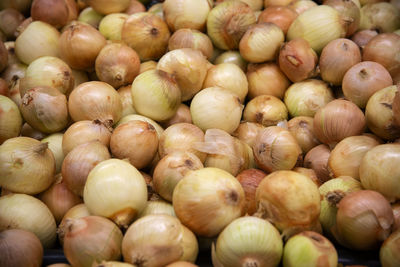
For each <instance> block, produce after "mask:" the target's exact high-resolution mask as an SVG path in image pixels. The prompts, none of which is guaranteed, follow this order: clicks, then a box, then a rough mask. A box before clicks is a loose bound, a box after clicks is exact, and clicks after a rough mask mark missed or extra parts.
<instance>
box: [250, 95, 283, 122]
mask: <svg viewBox="0 0 400 267" xmlns="http://www.w3.org/2000/svg"><path fill="white" fill-rule="evenodd" d="M287 119H288V110H287V108H286V106H285V104H284V103H283V102H282V101H281V100H280V99H279V98H277V97H275V96H272V95H260V96H256V97H254V98H253V99H252V100H250V101H249V102H248V103H247V105H246V107H245V108H244V111H243V120H244V121H247V122H255V123H259V124H261V125H263V126H266V127H268V126H274V125H277V124H278V122H280V121H284V120H287Z"/></svg>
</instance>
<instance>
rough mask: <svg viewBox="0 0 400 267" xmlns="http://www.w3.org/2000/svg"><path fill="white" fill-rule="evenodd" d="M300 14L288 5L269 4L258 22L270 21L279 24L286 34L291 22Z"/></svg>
mask: <svg viewBox="0 0 400 267" xmlns="http://www.w3.org/2000/svg"><path fill="white" fill-rule="evenodd" d="M297 16H298V14H297V13H296V11H294V10H293V9H291V8H290V7H287V6H268V7H266V8H265V9H264V10H263V11H262V12H261V14H260V16H259V17H258V19H257V22H258V23H262V22H270V23H274V24H275V25H277V26H278V27H279V28H281V30H282V31H283V33H284V34H285V35H286V33H287V31H288V29H289V27H290V24H292V22H293V21H294V20H295V18H296V17H297Z"/></svg>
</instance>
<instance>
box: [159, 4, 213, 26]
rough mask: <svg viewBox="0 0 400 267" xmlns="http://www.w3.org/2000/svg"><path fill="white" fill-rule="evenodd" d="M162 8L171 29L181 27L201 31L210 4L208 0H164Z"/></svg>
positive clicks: (210, 6) (204, 24)
mask: <svg viewBox="0 0 400 267" xmlns="http://www.w3.org/2000/svg"><path fill="white" fill-rule="evenodd" d="M162 8H163V12H164V19H165V21H166V22H167V24H168V27H169V28H170V29H171V31H173V32H175V31H177V30H179V29H183V28H188V29H194V30H199V31H203V30H204V29H205V26H206V21H207V16H208V13H209V12H210V10H211V8H212V4H211V2H210V1H208V0H166V1H164V3H163V5H162Z"/></svg>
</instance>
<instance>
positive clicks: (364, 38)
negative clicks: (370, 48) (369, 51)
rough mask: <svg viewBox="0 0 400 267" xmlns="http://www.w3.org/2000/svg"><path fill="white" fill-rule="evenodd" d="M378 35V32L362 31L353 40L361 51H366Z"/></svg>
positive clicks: (352, 37) (354, 35)
mask: <svg viewBox="0 0 400 267" xmlns="http://www.w3.org/2000/svg"><path fill="white" fill-rule="evenodd" d="M376 35H378V32H377V31H376V30H361V31H358V32H356V33H355V34H353V36H351V40H352V41H353V42H355V43H356V44H357V45H358V46H359V47H360V48H361V49H364V47H365V45H366V44H368V42H369V41H370V40H371V39H372V38H373V37H375V36H376Z"/></svg>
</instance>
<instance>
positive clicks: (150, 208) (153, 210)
mask: <svg viewBox="0 0 400 267" xmlns="http://www.w3.org/2000/svg"><path fill="white" fill-rule="evenodd" d="M153 214H167V215H171V216H174V217H176V215H175V211H174V207H173V206H172V204H171V203H169V202H167V201H164V200H150V201H147V204H146V207H145V208H144V209H143V210H142V212H141V213H140V214H139V215H138V216H137V219H139V218H142V217H144V216H147V215H153Z"/></svg>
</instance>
